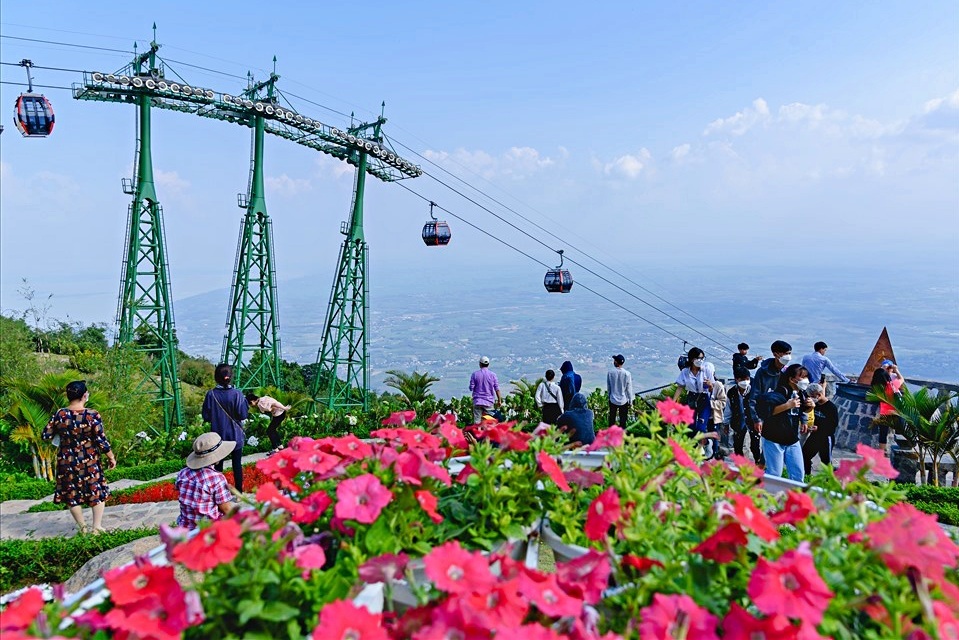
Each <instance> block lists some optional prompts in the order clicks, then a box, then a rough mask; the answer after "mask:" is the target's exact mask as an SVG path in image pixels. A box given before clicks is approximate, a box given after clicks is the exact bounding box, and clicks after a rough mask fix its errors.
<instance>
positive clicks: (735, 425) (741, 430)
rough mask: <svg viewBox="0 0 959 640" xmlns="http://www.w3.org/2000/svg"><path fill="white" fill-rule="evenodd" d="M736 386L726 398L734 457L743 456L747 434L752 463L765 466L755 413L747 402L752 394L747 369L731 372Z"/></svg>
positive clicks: (741, 368)
mask: <svg viewBox="0 0 959 640" xmlns="http://www.w3.org/2000/svg"><path fill="white" fill-rule="evenodd" d="M733 375H734V377H735V378H736V384H734V385H733V386H732V388H730V389H729V391H728V392H727V394H726V396H727V398H728V400H729V414H730V418H729V427H730V428H731V429H732V430H733V449H734V450H735V451H736V455H740V456H741V455H744V453H743V451H744V445H745V444H746V434H747V433H748V434H749V450H750V452H751V453H752V454H753V461H754V462H755V463H756V464H758V465H760V466H762V465H765V464H766V459H765V458H764V457H763V447H762V440H761V438H760V437H759V433H758V432H757V431H756V420H757V418H756V413H755V412H754V411H753V410H752V409H751V408H750V406H749V400H750V394H751V393H752V386H751V385H750V379H749V378H750V376H749V369H746V368H743V367H739V368H737V369H736V371H734V372H733Z"/></svg>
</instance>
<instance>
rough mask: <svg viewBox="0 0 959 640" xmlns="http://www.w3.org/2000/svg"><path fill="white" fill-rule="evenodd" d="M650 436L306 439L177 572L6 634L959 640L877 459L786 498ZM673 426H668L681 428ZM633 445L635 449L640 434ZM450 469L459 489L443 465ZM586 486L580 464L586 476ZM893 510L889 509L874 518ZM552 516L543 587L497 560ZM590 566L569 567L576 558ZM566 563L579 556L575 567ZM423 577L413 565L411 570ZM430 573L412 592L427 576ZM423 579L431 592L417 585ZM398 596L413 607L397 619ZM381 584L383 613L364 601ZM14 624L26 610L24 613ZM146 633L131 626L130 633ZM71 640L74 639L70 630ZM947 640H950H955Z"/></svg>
mask: <svg viewBox="0 0 959 640" xmlns="http://www.w3.org/2000/svg"><path fill="white" fill-rule="evenodd" d="M664 405H666V406H664V408H663V417H664V418H665V420H661V419H659V418H656V417H652V416H647V417H644V418H643V419H642V420H643V424H642V425H641V426H643V427H645V428H647V429H648V431H649V434H650V435H649V437H633V436H624V433H623V431H622V430H621V429H619V428H617V427H613V428H611V429H608V430H606V431H604V432H601V433H599V434H597V441H596V442H595V443H594V445H592V446H591V448H593V449H598V448H605V449H606V450H607V451H608V453H607V455H606V460H605V461H603V462H602V463H601V464H596V462H597V461H596V459H597V458H598V457H599V456H575V455H574V456H565V459H564V458H562V457H561V456H560V454H561V453H563V452H564V451H565V449H566V447H565V445H564V439H563V436H562V435H561V434H558V433H556V432H555V431H554V430H552V429H548V428H546V429H536V430H535V431H534V432H533V433H532V434H530V433H524V432H522V431H521V430H519V429H516V428H514V426H513V425H512V424H508V423H507V424H501V425H489V426H487V427H484V428H480V429H478V430H477V431H476V433H475V434H474V435H476V436H477V438H478V440H479V442H478V443H477V444H475V445H473V446H468V445H467V441H466V438H465V437H464V434H463V432H462V431H461V430H460V429H459V428H458V427H457V426H456V425H455V424H453V423H452V422H449V421H447V420H446V419H444V417H443V416H434V417H433V418H432V419H431V420H430V421H429V425H430V428H431V429H430V430H429V431H427V430H423V429H409V428H407V427H406V426H405V424H404V423H405V422H408V421H410V420H412V419H413V418H414V417H415V414H413V415H410V414H411V413H412V412H409V413H404V414H396V415H394V416H393V417H392V418H390V419H389V420H388V421H387V422H389V423H390V424H388V425H386V426H387V427H389V428H386V429H381V430H379V431H377V432H374V434H373V435H374V436H376V437H378V438H379V439H380V441H378V442H374V443H367V442H362V441H360V440H358V439H356V438H355V437H352V436H344V437H338V438H332V437H331V438H322V439H319V440H313V439H308V438H300V439H294V440H293V441H292V442H291V443H290V446H289V447H288V448H287V449H285V450H284V451H282V452H281V453H280V454H278V455H275V456H271V457H270V458H268V459H266V460H263V461H261V462H260V463H258V465H257V466H258V468H259V469H260V470H261V471H262V472H263V473H264V474H266V475H267V476H268V477H269V478H270V479H271V480H272V481H273V482H274V483H273V484H269V483H268V484H263V485H262V486H260V488H259V489H258V490H257V495H256V501H255V502H252V503H251V504H250V507H251V508H249V509H246V510H244V511H241V512H239V513H237V514H234V515H233V516H232V517H230V518H227V519H224V520H221V521H217V522H215V523H211V524H209V525H207V526H205V528H204V529H202V530H201V532H200V533H199V534H198V535H196V536H194V537H192V538H189V539H188V538H187V537H185V536H184V535H183V534H182V533H181V532H177V531H172V530H167V529H164V530H162V531H161V535H162V536H163V537H164V539H165V541H166V544H167V549H168V551H167V555H168V557H169V558H170V559H171V560H172V562H173V563H174V565H179V566H183V567H185V568H187V569H190V570H191V571H193V572H198V573H200V574H202V580H197V581H196V582H193V583H187V584H185V585H183V586H181V585H179V584H177V583H176V582H175V581H173V579H172V575H173V568H172V567H155V566H152V565H151V564H149V563H146V562H141V563H139V564H134V565H131V566H129V567H126V568H122V569H116V570H113V571H111V572H109V573H108V574H107V575H106V584H107V586H108V588H109V589H110V591H111V596H110V598H108V599H107V600H106V601H104V602H102V603H101V604H99V605H97V606H96V608H95V609H93V610H91V611H88V612H86V613H79V612H77V611H75V610H72V609H68V608H65V607H64V605H63V604H62V603H53V604H51V605H48V606H47V607H46V609H45V610H44V612H43V616H44V617H45V619H46V620H47V621H48V623H49V625H50V626H45V627H44V626H38V625H37V624H35V623H34V620H35V619H36V618H37V616H38V612H39V611H40V608H41V607H42V603H38V602H37V599H36V596H35V595H30V594H27V595H25V596H23V597H22V598H21V600H20V601H19V602H18V603H17V604H15V605H13V606H12V607H11V609H13V614H10V613H9V610H8V612H5V618H4V620H5V622H4V624H8V622H7V621H11V620H12V621H14V624H16V625H19V626H17V627H16V629H17V630H19V629H28V630H29V632H30V633H33V634H42V633H43V631H44V629H51V628H52V629H56V628H58V624H59V622H58V621H59V620H61V619H63V618H64V617H66V616H72V618H73V620H74V625H73V626H71V627H69V628H67V629H66V631H68V632H69V633H72V634H73V635H82V634H89V633H91V632H92V631H95V630H103V631H104V632H105V633H108V634H121V635H122V634H123V633H124V632H126V631H130V630H134V629H135V630H136V631H137V633H138V634H139V635H140V637H143V638H147V637H150V638H153V637H156V638H161V637H162V638H169V637H177V636H178V635H180V634H183V635H184V636H185V637H187V638H194V637H195V638H209V637H242V636H245V635H246V636H256V637H292V638H303V637H306V636H308V635H310V636H311V637H312V638H316V639H326V638H344V637H350V638H359V639H362V640H370V639H374V640H387V639H388V638H390V639H395V640H398V639H401V638H414V639H416V640H426V639H430V638H449V637H468V638H477V639H490V640H504V639H506V640H514V639H519V638H522V639H523V640H539V639H548V640H563V639H567V640H600V639H602V640H613V639H616V638H628V639H635V638H642V639H646V638H654V639H655V638H664V639H666V638H669V639H671V640H677V639H680V640H681V639H684V638H688V639H693V638H696V639H703V640H712V639H718V638H723V639H724V640H725V639H729V638H736V639H739V638H744V639H746V638H777V639H784V640H790V639H796V640H799V639H802V640H813V639H815V638H823V637H832V638H841V639H847V638H848V639H852V638H875V639H885V638H890V639H891V638H896V639H902V638H909V640H920V639H922V638H933V637H939V638H950V637H955V635H954V634H956V633H959V573H957V570H956V566H957V563H959V546H957V545H956V543H955V542H954V541H953V540H951V539H949V538H948V537H947V535H946V534H945V533H944V532H943V531H942V530H941V529H940V528H939V527H938V526H937V525H936V521H935V518H934V517H932V516H928V515H925V514H922V513H920V512H918V511H917V510H916V509H914V508H913V507H911V506H910V505H908V504H906V503H900V502H899V500H901V499H902V493H901V492H900V491H899V490H898V489H897V488H896V487H895V485H892V484H888V483H887V484H882V485H875V484H872V483H870V482H868V481H867V480H866V473H867V472H871V473H872V474H879V475H885V476H887V477H889V476H891V475H895V471H893V470H892V469H891V467H889V465H888V461H886V460H885V459H884V458H883V457H882V456H881V454H879V452H876V451H873V450H871V449H868V448H865V447H863V448H861V449H860V453H861V455H862V456H863V458H862V460H860V461H856V462H852V461H843V462H842V463H841V464H840V467H839V469H838V470H836V471H835V473H834V472H833V471H832V470H831V469H825V470H824V471H823V472H822V473H821V474H820V475H817V476H816V477H814V478H813V481H814V483H815V484H816V485H818V487H819V489H820V490H819V491H815V492H813V491H812V490H809V492H808V493H807V491H806V490H805V489H804V488H802V487H799V488H796V489H791V490H789V491H785V492H782V493H778V494H772V493H770V492H768V491H766V490H765V489H764V488H763V486H762V476H761V472H760V471H759V470H758V469H757V468H756V467H755V466H753V465H752V464H751V463H749V462H748V461H746V460H744V459H737V460H736V464H737V469H733V468H731V467H730V466H728V465H727V464H725V463H722V462H708V463H703V462H702V459H701V455H700V453H699V452H700V447H699V444H698V443H697V442H695V441H693V440H689V439H687V438H686V437H685V436H684V435H683V434H684V433H685V431H686V426H685V424H683V423H682V420H683V414H682V413H681V412H679V410H678V409H675V408H674V407H671V406H670V405H669V404H668V403H664ZM666 422H676V423H677V425H676V428H675V429H674V428H672V427H670V426H669V425H667V424H666ZM637 432H641V430H637ZM459 455H466V456H468V458H460V463H459V464H458V468H459V469H460V471H459V472H458V473H456V474H455V477H454V476H453V475H452V474H450V471H449V468H450V464H451V463H450V460H451V458H453V457H455V456H459ZM578 457H580V458H586V459H588V460H591V464H590V465H587V466H590V467H592V468H579V467H577V466H576V463H577V458H578ZM870 505H880V507H886V508H885V509H883V508H875V506H870ZM541 516H545V517H546V518H548V520H549V522H550V528H551V530H552V531H554V532H555V533H556V535H557V537H558V539H559V540H560V541H561V542H562V543H563V544H564V545H567V546H568V547H569V548H570V549H572V550H573V552H571V553H570V554H568V555H567V557H566V558H562V557H560V558H559V561H558V562H557V563H556V565H555V570H554V571H553V572H550V573H544V572H541V571H539V570H537V569H536V568H535V567H530V566H527V563H522V562H518V561H516V560H514V559H513V557H512V555H511V554H510V553H507V552H505V550H504V551H503V552H498V551H493V552H491V553H490V552H489V550H490V549H493V548H495V547H496V546H497V543H498V541H501V540H504V539H507V538H510V537H516V536H517V535H518V534H520V533H521V532H522V530H523V528H524V527H525V526H528V525H529V524H531V523H532V522H534V521H535V520H536V519H538V518H539V517H541ZM576 547H578V549H577V548H576ZM573 556H575V557H573ZM414 561H416V562H414ZM417 566H419V567H422V572H421V573H419V572H418V571H417V570H416V567H417ZM418 574H419V575H418ZM400 579H403V580H405V585H406V588H407V589H408V591H409V592H410V594H411V596H412V601H411V602H412V603H415V606H411V607H409V608H405V607H402V606H396V605H397V602H396V601H395V600H394V598H393V597H392V595H393V594H392V590H393V589H394V588H395V587H396V581H397V580H400ZM368 583H382V585H383V588H384V593H385V598H384V600H383V605H384V606H385V609H386V610H385V611H379V610H378V607H376V606H373V607H372V610H371V609H369V608H365V607H359V606H357V605H356V604H355V603H354V602H353V601H352V599H353V598H354V597H355V596H356V595H357V594H358V593H359V592H360V590H361V589H363V587H364V586H365V585H367V584H368ZM14 607H15V608H14ZM146 619H149V620H151V622H152V624H153V626H151V627H146V626H144V625H142V624H141V625H139V626H133V624H134V621H136V620H146ZM60 633H61V635H62V634H63V633H64V631H63V630H61V631H60ZM950 634H953V635H950Z"/></svg>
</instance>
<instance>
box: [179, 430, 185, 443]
mask: <svg viewBox="0 0 959 640" xmlns="http://www.w3.org/2000/svg"><path fill="white" fill-rule="evenodd" d="M177 440H179V441H180V442H183V441H184V440H186V431H181V432H180V435H179V436H177Z"/></svg>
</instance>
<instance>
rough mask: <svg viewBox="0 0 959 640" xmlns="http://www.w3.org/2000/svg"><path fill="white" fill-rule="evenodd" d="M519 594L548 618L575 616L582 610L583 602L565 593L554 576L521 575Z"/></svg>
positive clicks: (553, 574)
mask: <svg viewBox="0 0 959 640" xmlns="http://www.w3.org/2000/svg"><path fill="white" fill-rule="evenodd" d="M519 592H520V593H521V594H522V595H523V597H524V598H526V599H527V600H529V601H530V602H532V603H533V604H535V605H536V608H537V609H539V610H540V611H542V612H543V613H545V614H546V615H548V616H551V617H556V618H562V617H566V616H575V615H577V614H579V612H580V611H581V610H582V608H583V601H582V599H580V598H574V597H572V596H570V595H569V594H568V593H566V591H565V590H563V588H562V587H561V586H560V585H559V582H558V581H557V579H556V574H555V573H551V574H539V575H535V576H534V575H531V573H523V574H521V575H520V577H519Z"/></svg>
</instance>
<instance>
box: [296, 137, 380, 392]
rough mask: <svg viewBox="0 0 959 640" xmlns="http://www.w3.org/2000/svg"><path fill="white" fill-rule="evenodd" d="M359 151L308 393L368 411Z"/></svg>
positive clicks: (366, 299)
mask: <svg viewBox="0 0 959 640" xmlns="http://www.w3.org/2000/svg"><path fill="white" fill-rule="evenodd" d="M378 133H379V127H377V135H378ZM358 155H359V160H358V161H357V163H356V165H357V166H356V182H355V185H354V188H353V207H352V212H351V215H350V221H349V223H344V225H343V227H342V228H341V231H342V232H343V233H344V234H345V235H346V240H344V241H343V246H342V248H341V251H340V261H339V263H338V265H337V270H336V278H335V280H334V281H333V289H332V291H331V293H330V305H329V310H328V312H327V315H326V325H325V330H324V332H323V345H322V346H321V347H320V350H319V352H318V353H317V364H318V366H317V370H316V375H315V376H314V378H313V390H312V395H313V399H314V402H316V403H319V404H323V405H326V406H327V407H329V408H336V407H363V409H364V410H367V409H369V399H368V394H367V392H368V391H369V388H370V361H369V345H368V338H369V334H368V324H367V319H368V317H369V310H370V306H369V297H368V294H369V289H368V288H367V282H366V273H367V258H368V250H367V245H366V239H365V237H364V235H363V191H364V188H365V186H366V164H367V155H366V154H365V153H362V152H358Z"/></svg>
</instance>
